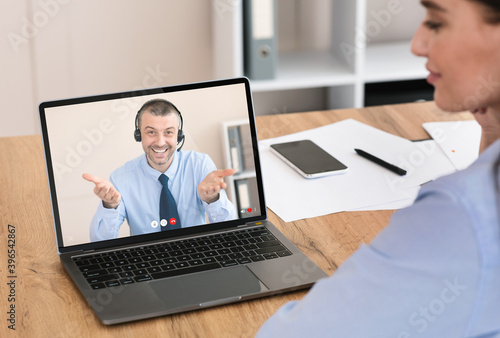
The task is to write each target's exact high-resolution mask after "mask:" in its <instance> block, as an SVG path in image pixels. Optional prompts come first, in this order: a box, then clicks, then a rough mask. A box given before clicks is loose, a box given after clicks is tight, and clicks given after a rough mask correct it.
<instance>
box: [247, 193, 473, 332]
mask: <svg viewBox="0 0 500 338" xmlns="http://www.w3.org/2000/svg"><path fill="white" fill-rule="evenodd" d="M429 185H431V184H429ZM433 186H434V187H435V185H433ZM422 190H424V191H423V192H422V191H421V193H420V195H419V197H418V198H417V200H416V202H415V204H414V205H413V206H411V207H409V208H406V209H403V210H400V211H398V212H396V213H395V215H394V217H393V218H392V220H391V223H390V224H389V226H388V227H387V228H386V229H384V230H383V231H382V232H381V233H380V234H379V236H377V237H376V238H375V240H374V241H373V242H372V243H371V244H370V245H362V246H361V247H360V248H359V249H358V250H357V251H356V252H355V253H354V254H353V255H352V256H351V257H350V258H349V259H347V260H346V261H345V262H344V263H343V264H342V265H341V266H340V267H339V268H338V269H337V271H336V272H335V273H334V274H333V275H332V276H331V277H329V278H325V279H322V280H320V281H319V282H317V283H316V284H315V285H314V287H313V288H312V289H311V290H310V292H309V293H308V294H307V295H306V296H305V297H304V298H303V299H302V300H301V301H298V302H290V303H287V304H285V305H284V306H282V307H281V308H280V309H279V310H278V312H277V313H275V314H274V315H273V316H272V317H271V318H270V319H269V320H268V321H267V322H266V323H265V324H264V325H263V326H262V327H261V329H260V331H259V332H258V334H257V336H258V337H327V336H328V337H416V336H418V337H420V336H425V337H459V336H463V335H464V332H466V328H467V325H468V323H467V320H464V319H466V318H470V316H471V315H470V313H471V311H472V309H473V306H472V304H474V299H475V297H476V296H477V295H476V291H477V287H476V285H477V284H478V278H479V277H478V276H479V275H480V268H479V267H480V261H479V260H480V259H479V254H478V250H477V242H476V240H475V235H474V231H473V226H472V223H473V219H472V218H471V217H470V216H469V214H468V213H467V208H466V206H465V204H466V203H465V202H464V201H463V200H462V199H461V197H460V196H458V195H457V194H452V193H449V192H448V191H447V190H446V189H441V188H440V187H439V186H438V187H437V188H434V189H430V190H429V189H427V190H426V189H425V188H422ZM353 226H356V225H353ZM457 318H461V319H463V320H457Z"/></svg>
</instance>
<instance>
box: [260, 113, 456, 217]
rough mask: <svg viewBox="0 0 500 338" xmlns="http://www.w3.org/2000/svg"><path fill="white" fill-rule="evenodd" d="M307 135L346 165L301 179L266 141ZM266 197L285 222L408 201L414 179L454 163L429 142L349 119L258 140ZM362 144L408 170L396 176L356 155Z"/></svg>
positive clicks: (414, 187) (443, 170) (433, 174)
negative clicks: (337, 171) (327, 173)
mask: <svg viewBox="0 0 500 338" xmlns="http://www.w3.org/2000/svg"><path fill="white" fill-rule="evenodd" d="M300 139H310V140H312V141H314V142H315V143H316V144H318V145H319V146H320V147H322V148H323V149H324V150H326V151H327V152H329V153H330V154H332V155H333V156H334V157H336V158H337V159H338V160H340V161H341V162H342V163H344V164H345V165H347V166H348V167H349V169H348V172H347V173H345V174H340V175H335V176H327V177H322V178H316V179H305V178H303V177H302V176H300V175H299V174H298V173H297V172H295V171H294V170H293V169H292V168H290V167H289V166H288V165H287V164H286V163H285V162H283V161H282V160H281V159H279V158H278V157H277V156H276V155H274V154H273V153H271V152H270V151H269V145H270V144H272V143H281V142H288V141H295V140H300ZM259 148H260V154H261V161H262V171H263V177H264V187H265V193H266V203H267V205H268V207H269V208H271V209H272V210H273V211H274V212H275V213H276V214H277V215H278V216H279V217H281V218H282V219H283V220H284V221H285V222H290V221H294V220H298V219H303V218H309V217H316V216H321V215H325V214H329V213H334V212H339V211H347V210H376V209H388V208H391V209H392V208H394V207H395V206H396V207H403V206H407V205H409V204H411V203H412V202H413V200H414V198H415V196H416V193H417V192H418V189H419V187H420V184H422V183H425V182H428V181H429V180H432V179H434V178H436V177H437V176H440V175H442V174H445V173H448V172H450V171H453V170H454V168H453V166H452V165H451V163H449V161H448V160H447V159H446V157H445V156H444V155H443V154H442V152H441V150H440V148H439V147H437V146H436V145H435V144H434V145H433V143H431V142H428V143H420V142H411V141H408V140H406V139H403V138H401V137H398V136H394V135H392V134H389V133H386V132H383V131H381V130H379V129H376V128H373V127H370V126H368V125H365V124H363V123H361V122H358V121H355V120H353V119H347V120H344V121H340V122H337V123H334V124H330V125H327V126H323V127H320V128H315V129H311V130H307V131H304V132H300V133H295V134H290V135H286V136H282V137H278V138H274V139H267V140H263V141H260V142H259ZM354 148H359V149H363V150H365V151H367V152H370V153H373V154H374V155H376V156H379V157H381V158H382V159H384V160H385V161H387V162H390V163H393V164H395V165H398V166H400V167H402V168H404V169H406V170H407V171H408V174H407V175H406V176H399V175H397V174H395V173H393V172H391V171H389V170H387V169H385V168H382V167H381V166H379V165H377V164H374V163H372V162H370V161H368V160H366V159H365V158H362V157H361V156H359V155H357V154H356V153H355V151H354Z"/></svg>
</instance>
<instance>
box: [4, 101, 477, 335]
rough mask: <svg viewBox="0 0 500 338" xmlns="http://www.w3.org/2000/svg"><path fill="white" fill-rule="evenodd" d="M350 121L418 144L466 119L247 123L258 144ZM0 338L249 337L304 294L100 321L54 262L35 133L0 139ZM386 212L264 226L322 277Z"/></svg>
mask: <svg viewBox="0 0 500 338" xmlns="http://www.w3.org/2000/svg"><path fill="white" fill-rule="evenodd" d="M346 118H354V119H356V120H358V121H361V122H363V123H366V124H368V125H371V126H374V127H377V128H379V129H382V130H384V131H387V132H389V133H393V134H396V135H399V136H402V137H406V138H408V139H422V138H427V137H428V135H427V134H426V132H425V131H424V129H423V128H422V123H423V122H433V121H446V120H470V119H472V116H471V115H470V114H468V113H460V114H448V113H443V112H441V111H440V110H439V109H438V108H436V106H435V105H434V103H432V102H430V103H418V104H405V105H395V106H382V107H373V108H365V109H343V110H333V111H322V112H310V113H300V114H281V115H272V116H261V117H258V118H257V128H258V133H259V137H260V138H261V139H266V138H270V137H276V136H281V135H285V134H289V133H293V132H298V131H303V130H306V129H310V128H315V127H319V126H322V125H325V124H329V123H333V122H337V121H340V120H343V119H346ZM0 154H1V156H2V157H1V160H0V187H1V188H2V191H1V194H0V220H1V228H0V243H2V244H1V247H2V249H1V250H0V266H1V268H0V273H1V283H0V290H1V301H0V304H1V305H0V313H2V315H1V318H0V319H1V321H0V323H1V325H0V336H2V337H10V336H14V333H15V334H17V335H18V336H20V337H21V336H22V337H67V336H84V337H85V336H86V337H90V336H92V337H97V336H98V337H108V336H109V337H118V336H120V337H122V336H128V337H135V336H152V337H154V336H158V335H160V334H161V335H162V336H165V337H167V336H172V337H192V336H197V337H226V336H227V337H251V336H254V335H255V333H256V332H257V330H258V328H259V327H260V326H261V325H262V323H263V322H264V321H265V320H266V319H267V318H268V317H269V316H270V315H271V314H273V313H274V312H275V311H276V310H277V309H278V308H279V307H280V306H281V305H283V304H284V303H285V302H287V301H290V300H295V299H300V298H301V297H302V296H303V295H304V294H305V291H301V292H294V293H288V294H283V295H279V296H275V297H271V298H264V299H259V300H254V301H249V302H243V303H239V304H233V305H228V306H221V307H217V308H212V309H206V310H200V311H194V312H190V313H184V314H179V315H172V316H166V317H161V318H155V319H150V320H144V321H139V322H133V323H129V324H121V325H117V326H109V327H108V326H104V325H102V324H100V322H99V321H98V319H97V318H96V317H95V316H94V314H93V312H91V310H90V309H89V308H88V306H87V304H86V303H85V300H84V299H83V297H82V296H81V295H80V293H79V292H78V291H77V289H76V288H75V286H74V285H73V283H72V282H71V280H70V279H69V277H68V276H67V275H66V273H65V271H64V270H63V268H62V265H61V264H60V262H59V258H58V256H57V252H56V243H55V236H54V229H53V223H52V214H51V207H50V197H49V192H48V187H47V179H46V174H45V165H44V159H43V151H42V142H41V138H40V136H25V137H24V136H23V137H10V138H1V139H0ZM391 215H392V211H363V212H342V213H336V214H331V215H326V216H322V217H316V218H312V219H307V220H300V221H297V222H290V223H284V222H283V221H282V220H281V219H280V218H278V217H277V216H276V215H275V214H274V213H273V212H272V211H269V219H270V220H271V221H272V222H273V223H274V224H276V226H277V227H278V228H279V229H280V230H281V231H282V232H283V233H284V234H285V235H286V236H287V237H288V238H290V239H291V240H292V242H294V243H295V244H296V245H297V246H298V247H299V248H300V249H301V250H303V251H304V253H305V254H306V255H308V256H309V257H310V258H311V259H312V260H313V261H314V262H316V263H317V264H318V265H319V266H320V267H321V268H322V269H323V270H324V271H326V272H327V273H328V274H331V273H333V271H334V270H335V269H336V268H337V266H339V265H340V264H341V263H342V262H343V261H344V260H345V259H346V258H347V257H348V256H349V255H350V254H352V252H353V251H354V250H356V248H357V247H358V246H359V245H360V243H362V242H369V241H371V240H372V239H373V238H374V236H375V235H376V234H377V233H378V232H379V231H380V230H381V229H382V228H383V227H384V226H385V225H387V223H388V221H389V218H390V216H391ZM9 224H10V225H13V226H15V234H10V235H11V237H14V235H15V271H14V272H13V273H14V274H15V276H17V278H15V288H14V289H13V291H14V294H11V287H10V285H8V284H7V283H8V282H9V281H10V278H8V276H10V275H11V274H12V273H9V271H8V256H7V253H8V251H7V250H8V249H10V248H8V246H7V245H8V239H9V231H8V230H9V229H8V225H9ZM9 295H13V296H15V320H16V325H15V329H16V330H15V332H14V331H12V330H10V329H8V325H10V324H9V322H8V321H7V319H9V314H8V313H7V312H8V311H9V310H10V305H11V304H13V303H12V302H11V303H9V301H8V297H9Z"/></svg>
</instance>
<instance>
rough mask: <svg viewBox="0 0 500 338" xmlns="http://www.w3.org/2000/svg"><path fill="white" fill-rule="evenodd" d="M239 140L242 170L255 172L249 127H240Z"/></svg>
mask: <svg viewBox="0 0 500 338" xmlns="http://www.w3.org/2000/svg"><path fill="white" fill-rule="evenodd" d="M240 140H241V148H242V149H241V150H242V157H243V167H244V170H245V171H253V170H255V163H254V158H253V146H252V134H251V133H250V125H248V124H242V125H240Z"/></svg>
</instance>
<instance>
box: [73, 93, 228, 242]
mask: <svg viewBox="0 0 500 338" xmlns="http://www.w3.org/2000/svg"><path fill="white" fill-rule="evenodd" d="M182 127H183V122H182V115H181V114H180V112H179V110H178V109H177V108H176V107H175V106H174V105H173V104H172V103H171V102H169V101H167V100H163V99H153V100H150V101H148V102H146V103H145V104H144V105H143V106H142V107H141V109H140V110H139V111H138V113H137V116H136V130H135V131H134V137H135V139H136V141H138V142H141V143H142V148H143V149H144V153H145V154H144V155H141V156H139V157H137V158H135V159H133V160H131V161H129V162H127V163H125V165H123V166H122V167H120V168H118V169H116V170H115V171H114V172H113V173H112V174H111V177H110V180H109V181H108V180H105V179H103V178H99V177H95V176H93V175H90V174H83V178H84V179H86V180H87V181H89V182H92V183H94V184H95V188H94V193H95V194H96V195H97V197H99V198H100V199H101V200H102V203H99V206H98V209H97V212H96V214H95V215H94V218H93V219H92V222H91V225H90V239H91V241H100V240H105V239H112V238H116V237H117V236H118V232H119V229H120V226H121V225H122V224H123V221H124V220H125V219H127V222H128V224H129V226H130V234H131V235H132V236H133V235H139V234H145V233H151V232H159V231H164V230H172V229H179V228H182V227H189V226H194V225H200V224H205V223H206V219H208V221H209V222H219V221H225V220H230V219H235V218H236V217H237V215H236V210H235V208H234V206H233V205H232V203H231V202H230V201H229V200H228V198H227V195H226V193H225V191H224V189H225V188H226V184H225V183H224V177H226V176H230V175H233V174H234V170H233V169H225V170H217V168H216V166H215V164H214V163H213V161H212V160H211V159H210V157H209V156H208V155H206V154H202V153H197V152H194V151H180V148H182V145H183V143H184V133H183V130H182ZM179 144H181V145H180V147H179V149H177V146H178V145H179ZM162 174H164V175H162ZM160 176H162V177H160ZM163 176H166V177H163Z"/></svg>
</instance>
